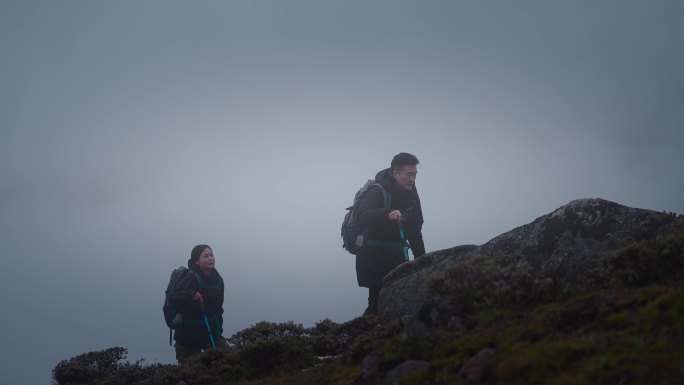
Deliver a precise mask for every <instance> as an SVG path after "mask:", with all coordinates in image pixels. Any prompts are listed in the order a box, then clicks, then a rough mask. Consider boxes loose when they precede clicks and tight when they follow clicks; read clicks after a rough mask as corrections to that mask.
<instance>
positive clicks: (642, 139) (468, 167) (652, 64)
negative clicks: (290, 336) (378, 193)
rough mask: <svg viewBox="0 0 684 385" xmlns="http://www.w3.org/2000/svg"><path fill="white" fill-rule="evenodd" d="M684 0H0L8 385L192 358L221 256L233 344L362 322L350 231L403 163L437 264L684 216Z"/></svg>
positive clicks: (0, 192) (1, 236) (0, 208)
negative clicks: (555, 230)
mask: <svg viewBox="0 0 684 385" xmlns="http://www.w3.org/2000/svg"><path fill="white" fill-rule="evenodd" d="M682 20H684V3H682V2H681V1H678V0H672V1H653V0H651V1H625V0H619V1H618V0H615V1H595V0H591V1H565V2H549V1H515V2H513V1H507V2H493V1H412V2H409V1H366V0H364V1H337V2H332V1H321V0H311V1H256V0H250V1H247V0H245V1H192V2H190V1H170V0H165V1H8V0H3V1H0V55H1V56H0V183H1V189H0V245H1V246H2V256H3V262H4V268H3V269H0V293H2V296H3V300H2V303H3V307H4V310H3V315H2V318H1V319H0V341H2V344H0V362H2V370H0V383H3V384H13V385H21V384H27V385H32V384H45V383H48V382H49V381H50V375H51V369H52V368H53V367H54V366H55V365H56V364H57V363H58V362H59V361H60V360H62V359H68V358H70V357H73V356H75V355H77V354H81V353H85V352H89V351H96V350H102V349H106V348H109V347H113V346H124V347H126V348H128V349H129V358H131V359H138V358H145V359H146V360H147V362H150V363H152V362H164V363H166V362H174V359H173V357H174V353H173V348H172V347H170V346H169V345H168V329H166V326H165V324H164V321H163V317H162V313H161V306H162V302H163V292H164V289H165V288H166V284H167V282H168V278H169V274H170V272H171V270H172V269H174V268H175V267H177V266H179V265H184V264H185V263H186V260H187V258H188V257H189V254H190V250H191V248H192V247H193V246H194V245H195V244H198V243H208V244H210V245H212V246H213V248H214V252H215V254H216V257H217V263H216V264H217V269H218V270H219V272H220V273H221V274H222V275H223V277H224V280H225V282H226V301H225V311H226V315H225V330H226V331H225V334H224V335H225V336H226V337H228V336H230V335H232V334H233V333H234V332H236V331H239V330H241V329H244V328H246V327H249V326H250V325H252V324H254V323H256V322H259V321H262V320H265V321H272V322H285V321H289V320H292V321H295V322H297V323H302V324H304V325H305V326H313V324H314V323H315V322H317V321H319V320H322V319H325V318H330V319H332V320H333V321H336V322H344V321H347V320H350V319H352V318H354V317H356V316H358V315H359V314H361V313H362V312H363V310H364V308H365V305H366V297H367V291H366V289H362V288H359V287H357V285H356V276H355V271H354V259H353V257H352V256H351V255H349V254H347V253H346V252H345V251H344V250H343V249H342V248H341V240H340V237H339V227H340V223H341V220H342V217H343V216H344V212H345V210H344V208H345V207H347V206H348V205H349V204H350V203H351V200H352V198H353V195H354V193H355V192H356V190H357V189H358V188H359V187H360V186H361V185H363V183H364V182H365V181H366V180H367V179H368V178H372V177H373V176H374V175H375V173H376V172H377V171H379V170H381V169H383V168H385V167H387V166H389V162H390V160H391V158H392V156H393V155H394V154H396V153H398V152H403V151H405V152H411V153H414V154H416V155H417V156H418V158H419V159H420V160H421V165H420V167H419V175H418V181H417V186H418V190H419V192H420V194H421V199H422V202H423V211H424V216H425V225H424V229H423V230H424V231H423V233H424V238H425V243H426V248H427V250H428V251H431V250H438V249H443V248H448V247H452V246H456V245H461V244H482V243H484V242H486V241H487V240H489V239H491V238H493V237H495V236H496V235H499V234H500V233H503V232H505V231H508V230H510V229H512V228H514V227H517V226H520V225H523V224H526V223H528V222H530V221H532V220H533V219H535V218H536V217H538V216H541V215H544V214H546V213H548V212H551V211H553V210H554V209H556V208H557V207H560V206H562V205H564V204H566V203H568V202H569V201H571V200H573V199H577V198H584V197H601V198H605V199H608V200H612V201H615V202H618V203H621V204H624V205H628V206H633V207H642V208H649V209H653V210H658V211H663V210H666V211H674V212H679V213H683V212H684V199H682V197H683V196H684V173H683V172H682V170H681V169H682V166H683V165H684V151H682V148H683V147H684V75H683V74H684V72H683V71H682V68H684V44H683V43H684V41H683V40H684V23H682Z"/></svg>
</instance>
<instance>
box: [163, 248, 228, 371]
mask: <svg viewBox="0 0 684 385" xmlns="http://www.w3.org/2000/svg"><path fill="white" fill-rule="evenodd" d="M215 263H216V259H215V258H214V252H213V250H212V249H211V247H209V246H208V245H197V246H195V247H194V248H193V249H192V252H191V253H190V259H189V260H188V269H189V271H188V272H187V274H185V276H183V278H182V279H181V281H180V282H179V283H178V286H177V289H176V291H175V292H174V293H173V294H172V295H171V296H170V298H169V300H170V301H171V302H172V304H173V306H174V308H176V309H179V312H180V314H181V316H182V324H181V325H180V327H177V328H176V333H175V334H174V340H176V359H177V360H178V363H183V361H185V360H186V359H187V358H188V357H190V356H192V355H193V354H197V353H199V352H201V351H202V350H204V349H207V348H211V347H212V339H213V342H214V344H215V345H216V346H217V347H227V343H226V340H225V339H224V338H223V337H222V336H221V333H222V331H223V278H221V275H220V274H219V273H218V271H216V268H215ZM205 316H206V321H205ZM207 323H208V324H209V328H207ZM209 329H211V338H210V334H209Z"/></svg>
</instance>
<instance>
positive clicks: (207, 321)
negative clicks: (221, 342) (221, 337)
mask: <svg viewBox="0 0 684 385" xmlns="http://www.w3.org/2000/svg"><path fill="white" fill-rule="evenodd" d="M200 308H201V309H202V316H203V317H204V325H206V327H207V332H209V340H210V341H211V347H212V348H214V349H216V343H215V342H214V336H213V335H212V334H211V326H209V319H208V318H207V313H206V312H205V311H204V301H202V300H200Z"/></svg>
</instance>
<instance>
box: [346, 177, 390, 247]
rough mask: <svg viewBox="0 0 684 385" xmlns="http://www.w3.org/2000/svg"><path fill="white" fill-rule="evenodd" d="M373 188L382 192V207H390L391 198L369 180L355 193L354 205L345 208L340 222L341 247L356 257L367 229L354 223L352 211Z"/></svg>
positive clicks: (373, 181) (378, 184)
mask: <svg viewBox="0 0 684 385" xmlns="http://www.w3.org/2000/svg"><path fill="white" fill-rule="evenodd" d="M375 186H377V187H379V188H380V190H382V195H383V198H384V207H385V208H389V207H391V206H392V196H391V195H390V193H389V192H387V190H385V188H384V187H382V185H381V184H380V183H378V182H376V181H375V180H372V179H369V180H368V182H366V184H364V185H363V187H361V188H360V189H359V191H357V192H356V195H354V203H353V204H352V205H351V206H349V207H347V213H346V214H345V215H344V220H343V221H342V247H343V248H344V249H345V250H347V251H348V252H349V253H351V254H354V255H356V253H357V251H358V249H359V247H361V246H363V242H364V239H363V238H364V237H363V233H364V232H365V231H366V230H367V229H368V227H363V226H360V225H358V224H357V223H356V221H355V220H354V210H355V209H356V207H357V206H358V205H359V202H360V201H361V198H363V196H364V195H366V193H367V192H368V191H370V189H371V188H373V187H375Z"/></svg>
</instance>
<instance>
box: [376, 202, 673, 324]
mask: <svg viewBox="0 0 684 385" xmlns="http://www.w3.org/2000/svg"><path fill="white" fill-rule="evenodd" d="M672 218H673V216H672V215H670V214H666V213H658V212H655V211H651V210H645V209H637V208H631V207H626V206H622V205H619V204H617V203H614V202H610V201H607V200H603V199H579V200H575V201H572V202H570V203H568V204H567V205H565V206H562V207H560V208H558V209H557V210H554V211H553V212H551V213H549V214H547V215H544V216H541V217H539V218H537V219H536V220H534V221H533V222H531V223H529V224H527V225H524V226H520V227H518V228H515V229H513V230H511V231H509V232H506V233H504V234H501V235H499V236H497V237H496V238H494V239H492V240H490V241H489V242H487V243H485V244H484V245H481V246H475V245H464V246H457V247H454V248H450V249H446V250H439V251H435V252H431V253H428V254H426V255H425V256H423V257H421V258H418V259H417V260H413V261H410V262H408V263H405V264H402V265H401V266H399V267H397V268H396V269H395V270H393V271H392V272H390V273H389V274H388V275H387V276H386V277H385V279H384V281H383V288H382V291H381V292H380V299H379V311H380V313H381V314H386V315H389V316H391V317H402V316H416V315H418V313H419V312H420V311H421V309H424V308H425V306H426V305H429V304H432V305H434V304H438V303H440V302H443V300H444V299H443V298H440V297H439V295H437V294H434V293H432V292H431V291H430V290H429V288H428V284H427V283H428V280H429V277H431V276H432V275H433V274H434V273H436V272H442V271H446V270H448V269H450V268H452V267H453V266H455V265H457V264H459V263H461V262H464V261H468V260H470V259H472V258H475V257H478V256H484V257H486V258H495V259H496V261H497V263H500V264H515V263H520V262H525V263H526V264H527V266H530V267H531V268H532V269H534V270H533V271H535V272H538V273H539V274H543V276H545V277H547V278H548V279H551V280H554V281H557V280H564V281H581V280H582V278H583V277H584V275H585V274H587V272H588V271H589V269H591V268H593V267H594V266H595V265H596V262H597V261H599V260H600V258H601V257H602V256H603V255H604V254H605V253H606V252H607V251H609V250H612V249H614V248H616V247H618V246H620V245H622V244H624V243H625V242H626V241H627V240H630V239H634V238H635V237H645V236H650V235H652V233H653V231H656V230H657V229H659V228H661V227H662V226H663V225H666V224H667V222H668V221H672ZM432 317H435V315H434V314H433V315H432Z"/></svg>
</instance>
